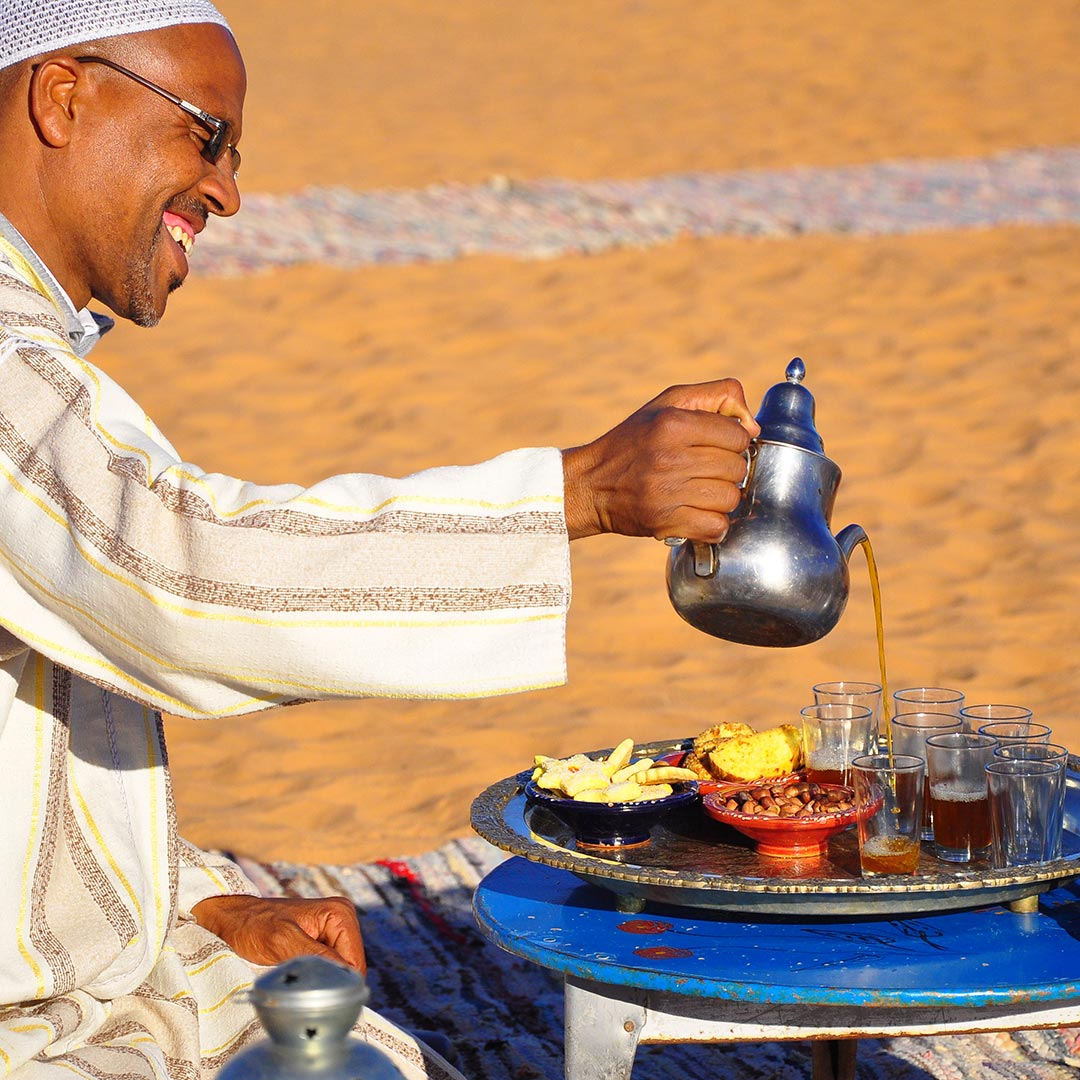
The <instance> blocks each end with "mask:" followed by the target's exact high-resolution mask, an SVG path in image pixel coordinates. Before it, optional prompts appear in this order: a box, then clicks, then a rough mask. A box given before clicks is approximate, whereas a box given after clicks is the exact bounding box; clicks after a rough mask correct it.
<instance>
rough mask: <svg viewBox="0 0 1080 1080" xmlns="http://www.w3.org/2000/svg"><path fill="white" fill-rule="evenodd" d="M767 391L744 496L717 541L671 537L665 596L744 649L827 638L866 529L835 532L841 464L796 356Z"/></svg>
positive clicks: (694, 622)
mask: <svg viewBox="0 0 1080 1080" xmlns="http://www.w3.org/2000/svg"><path fill="white" fill-rule="evenodd" d="M785 375H786V378H787V381H786V382H782V383H777V384H776V385H775V386H773V387H772V388H771V389H770V390H768V391H767V392H766V394H765V397H764V399H763V400H762V402H761V409H760V410H759V411H758V414H757V422H758V423H759V424H760V425H761V434H760V435H759V436H758V437H757V438H756V439H754V440H753V441H752V442H751V444H750V449H749V450H748V451H747V472H746V479H745V480H744V482H743V488H744V494H743V498H742V502H740V504H739V505H738V506H737V507H736V508H735V510H734V511H732V513H731V515H730V523H731V525H730V528H729V529H728V533H727V535H726V536H725V537H724V539H723V540H722V541H721V542H720V543H719V544H704V543H695V542H692V541H688V540H683V539H680V538H671V539H669V540H668V543H669V544H670V545H672V551H671V554H670V557H669V559H668V566H667V585H668V595H669V596H670V598H671V603H672V605H673V606H674V608H675V610H676V611H677V612H678V613H679V614H680V615H681V616H682V617H683V618H684V619H685V620H686V621H687V622H688V623H690V625H691V626H696V627H697V628H698V629H699V630H703V631H704V632H705V633H706V634H712V635H713V636H714V637H720V638H725V639H726V640H728V641H736V642H739V643H741V644H743V645H769V646H773V647H787V646H792V645H806V644H808V643H809V642H811V641H816V640H817V639H818V638H820V637H824V635H825V634H827V633H828V632H829V631H830V630H831V629H832V628H833V627H834V626H835V625H836V623H837V621H838V620H839V618H840V616H841V614H842V613H843V610H844V607H845V605H846V604H847V598H848V559H849V558H850V557H851V553H852V551H854V550H855V547H856V545H857V544H859V543H861V542H862V541H864V540H865V539H866V533H865V532H864V531H863V529H862V526H860V525H848V526H847V528H845V529H842V530H841V531H840V532H839V533H838V534H837V535H836V536H835V537H834V536H833V535H832V533H831V531H830V524H829V522H830V518H831V516H832V508H833V500H834V499H835V497H836V489H837V487H838V486H839V484H840V469H839V467H838V466H837V465H836V463H835V462H833V461H830V460H829V459H828V458H827V457H826V456H825V454H824V449H823V445H822V441H821V436H820V435H819V434H818V432H817V429H816V428H815V426H814V398H813V395H812V394H811V393H810V391H809V390H807V389H806V387H805V386H803V385H802V381H803V378H804V377H805V375H806V365H805V364H803V362H802V360H800V359H799V358H798V357H795V359H794V360H792V361H791V363H790V364H788V366H787V371H786V372H785Z"/></svg>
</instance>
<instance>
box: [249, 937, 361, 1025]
mask: <svg viewBox="0 0 1080 1080" xmlns="http://www.w3.org/2000/svg"><path fill="white" fill-rule="evenodd" d="M368 995H369V991H368V987H367V983H366V981H365V979H364V977H363V976H362V975H361V974H360V973H359V972H357V971H353V970H352V969H351V968H347V967H345V966H344V965H343V964H338V963H335V962H333V961H331V960H326V959H324V958H323V957H321V956H312V955H309V956H296V957H293V959H291V960H286V961H285V962H284V963H283V964H279V965H278V966H277V967H275V968H274V969H273V970H271V971H268V972H266V973H265V974H264V975H261V976H260V977H259V978H258V979H256V980H255V985H254V987H253V988H252V991H251V1001H252V1004H253V1005H254V1006H255V1011H256V1012H257V1013H258V1014H259V1019H260V1020H262V1022H263V1027H265V1028H266V1030H267V1032H268V1033H269V1035H270V1038H271V1039H273V1040H274V1042H276V1043H279V1044H282V1045H300V1046H303V1045H305V1044H306V1043H308V1042H309V1041H313V1042H325V1041H327V1040H329V1041H331V1042H333V1041H336V1040H340V1039H343V1038H344V1037H345V1036H346V1034H347V1033H348V1031H349V1029H350V1028H351V1027H352V1025H353V1024H354V1023H355V1022H356V1018H357V1017H358V1016H359V1015H360V1010H361V1009H362V1008H363V1006H364V1005H365V1004H366V1002H367V999H368ZM316 1037H317V1038H316Z"/></svg>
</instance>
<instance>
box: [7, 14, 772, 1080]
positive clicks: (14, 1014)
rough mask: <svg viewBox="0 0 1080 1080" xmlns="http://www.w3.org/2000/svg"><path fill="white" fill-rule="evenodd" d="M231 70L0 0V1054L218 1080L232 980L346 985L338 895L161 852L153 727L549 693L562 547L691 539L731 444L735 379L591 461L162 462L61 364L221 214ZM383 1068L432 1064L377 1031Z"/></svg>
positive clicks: (401, 1040) (709, 520)
mask: <svg viewBox="0 0 1080 1080" xmlns="http://www.w3.org/2000/svg"><path fill="white" fill-rule="evenodd" d="M245 87H246V77H245V72H244V67H243V63H242V60H241V58H240V54H239V52H238V50H237V47H236V44H235V42H234V41H233V38H232V36H231V34H230V32H229V30H228V28H227V26H226V23H225V20H224V18H223V17H222V16H221V15H220V14H219V13H218V12H217V11H216V9H215V8H213V7H212V6H211V5H210V4H209V3H206V2H204V0H109V2H108V3H101V2H99V0H50V2H45V0H0V161H2V163H3V167H2V168H0V215H2V216H0V599H2V603H0V760H3V762H4V766H5V769H4V773H5V783H4V788H3V792H2V794H0V801H2V817H0V882H2V884H0V1005H3V1006H6V1008H4V1009H3V1011H2V1012H0V1061H2V1062H3V1065H4V1068H5V1071H6V1072H14V1073H17V1075H18V1076H19V1077H20V1078H36V1077H38V1075H39V1074H41V1075H42V1077H44V1074H45V1073H48V1074H49V1076H48V1080H53V1078H54V1077H59V1076H60V1075H61V1071H63V1072H64V1073H70V1072H75V1073H76V1074H81V1075H91V1076H94V1077H99V1078H102V1077H108V1076H112V1075H119V1074H124V1075H125V1076H127V1077H159V1078H160V1077H165V1076H169V1077H173V1078H176V1080H180V1078H183V1080H190V1078H193V1077H195V1076H196V1075H197V1074H199V1073H200V1072H201V1073H203V1074H206V1075H209V1074H211V1073H213V1072H215V1071H216V1070H217V1069H218V1067H219V1066H220V1065H221V1064H222V1062H223V1061H224V1060H225V1059H226V1058H227V1056H228V1055H230V1054H232V1053H234V1052H235V1051H236V1050H237V1049H238V1048H239V1047H241V1046H242V1045H243V1044H244V1043H245V1042H246V1041H248V1040H250V1039H251V1038H253V1037H254V1036H255V1035H256V1034H257V1033H258V1030H257V1025H256V1024H255V1022H254V1019H253V1016H252V1013H251V1011H250V1008H249V1006H247V1005H246V1004H245V1003H244V1002H243V1000H242V997H243V991H244V990H245V989H246V988H247V987H248V986H249V984H250V980H251V971H252V969H251V966H250V965H251V964H256V965H259V964H262V965H267V964H275V963H278V962H280V961H282V960H284V959H287V958H288V957H290V956H293V955H297V954H300V953H307V952H311V953H321V954H323V955H327V956H330V957H333V958H336V959H339V960H342V961H344V962H346V963H349V964H351V965H353V966H355V967H358V968H362V967H363V963H364V961H363V947H362V943H361V938H360V933H359V929H358V927H357V924H356V918H355V913H354V911H353V909H352V908H351V906H350V905H348V904H347V903H346V902H344V901H341V900H335V899H327V900H318V901H299V900H278V901H271V900H266V899H262V898H259V897H258V896H256V895H254V894H255V891H256V890H255V889H254V887H253V886H252V885H251V884H250V883H249V882H247V881H246V880H245V879H244V878H243V876H242V875H241V874H240V873H239V871H238V870H237V868H236V867H234V866H232V865H231V864H229V863H228V862H227V861H226V860H224V859H219V858H213V857H211V856H209V855H207V854H205V853H203V852H199V851H197V850H195V849H194V848H192V847H191V846H190V845H187V844H185V843H184V842H183V841H182V840H181V839H180V838H179V837H178V836H177V832H176V825H175V817H174V811H173V804H172V799H171V794H170V789H169V774H168V769H167V761H166V757H165V745H164V739H163V735H162V731H161V723H160V715H159V710H164V711H168V712H172V713H177V714H182V715H187V716H194V717H206V718H213V717H217V716H226V715H236V714H241V713H246V712H254V711H257V710H260V709H263V708H267V707H270V706H274V705H281V704H288V703H295V702H300V701H304V700H307V699H313V698H321V697H334V696H339V697H341V696H370V695H380V694H382V695H412V696H434V697H440V696H441V697H467V696H480V695H487V694H498V693H509V692H514V691H521V690H528V689H534V688H538V687H544V686H551V685H555V684H557V683H560V682H561V681H563V680H564V678H565V656H564V648H563V639H564V629H565V617H566V611H567V608H568V605H569V596H570V581H569V569H568V567H569V559H568V551H567V540H568V539H576V538H579V537H584V536H588V535H593V534H596V533H600V532H620V533H624V534H628V535H640V536H655V537H658V538H660V537H664V536H669V535H678V536H689V537H693V538H695V539H700V540H716V539H719V538H720V537H721V536H722V535H723V533H724V531H725V530H726V527H727V519H726V516H725V515H726V513H727V512H729V511H730V510H731V509H733V508H734V507H735V505H736V504H737V501H738V498H739V490H738V487H737V482H738V481H739V480H741V478H742V475H743V471H744V462H743V458H742V453H743V451H744V450H745V449H746V446H747V444H748V441H749V439H750V437H751V436H752V435H753V434H755V433H756V430H757V429H756V425H755V423H754V421H753V418H752V417H751V415H750V413H749V411H748V409H747V407H746V402H745V400H744V398H743V393H742V389H741V387H740V386H739V385H738V383H736V382H734V381H732V380H724V381H720V382H716V383H710V384H704V385H701V386H695V387H680V388H673V389H670V390H668V391H665V392H664V393H663V394H661V395H660V396H659V397H658V398H656V399H654V400H653V401H652V402H650V403H649V404H647V405H645V406H644V407H642V409H640V410H638V412H636V413H635V414H634V415H633V416H631V417H630V418H629V419H627V420H625V421H624V422H623V423H621V424H619V425H618V426H616V427H615V428H614V429H612V430H611V431H609V432H608V433H607V434H606V435H603V436H602V437H600V438H599V439H596V440H595V441H593V442H590V443H587V444H584V445H582V446H579V447H575V448H573V449H570V450H566V451H563V452H560V451H558V450H555V449H528V450H519V451H515V452H512V453H510V454H505V455H502V456H501V457H499V458H496V459H495V460H494V461H490V462H486V463H484V464H481V465H476V466H472V467H469V468H446V469H433V470H429V471H426V472H423V473H419V474H417V475H415V476H412V477H406V478H404V479H401V480H390V479H387V478H382V477H375V476H365V475H347V476H339V477H333V478H330V479H328V480H326V481H324V482H322V483H320V484H317V485H315V486H314V487H312V488H310V489H307V490H301V489H300V488H298V487H295V486H289V485H279V486H276V487H258V486H256V485H253V484H249V483H245V482H243V481H240V480H236V479H233V478H230V477H226V476H221V475H218V474H210V473H206V472H204V471H203V470H201V469H199V468H197V467H196V466H194V465H191V464H189V463H185V462H182V461H181V460H180V459H179V457H178V455H177V454H176V453H175V451H174V450H173V449H172V447H171V446H170V444H169V443H168V441H167V440H166V438H165V437H164V436H163V435H162V434H161V433H160V432H159V431H158V430H157V429H156V428H155V427H154V425H153V423H152V422H151V421H150V420H149V419H148V418H147V417H146V416H145V415H144V414H143V413H142V411H141V410H140V409H139V408H138V407H137V406H136V405H135V404H134V402H132V401H131V400H130V398H128V397H127V395H126V394H125V393H124V392H123V391H122V390H121V389H120V388H119V387H118V386H117V385H116V384H115V383H113V382H112V381H111V380H110V379H109V378H108V376H107V375H106V374H105V373H104V372H103V371H101V370H100V369H99V368H97V367H95V366H93V365H92V364H90V363H89V361H88V360H87V359H86V356H87V354H88V352H89V350H90V348H91V346H92V345H93V344H94V343H95V341H96V340H97V338H98V336H99V335H100V332H101V327H102V325H104V324H105V323H107V320H105V319H103V318H102V317H101V316H92V315H91V314H90V313H89V312H88V310H87V308H86V305H87V304H88V303H89V302H90V301H91V300H96V301H98V302H100V303H102V304H104V305H105V306H107V307H108V308H110V309H112V311H113V312H115V313H116V314H117V315H119V316H120V317H122V318H127V319H131V320H133V321H135V322H137V323H139V324H142V325H147V326H149V325H153V324H154V323H155V322H157V320H158V319H159V318H160V317H161V316H162V314H163V313H164V311H165V307H166V302H167V298H168V295H169V293H170V292H171V291H172V290H173V289H175V288H176V287H177V286H178V285H180V284H181V283H182V282H183V280H184V278H185V277H186V275H187V273H188V255H189V254H190V252H191V250H192V248H193V246H195V245H196V244H197V238H198V234H199V233H200V232H201V231H202V230H203V228H205V227H206V226H207V224H208V222H209V219H210V218H211V217H215V216H228V215H231V214H234V213H236V211H237V210H238V209H239V206H240V196H239V192H238V189H237V172H238V169H239V151H238V150H237V144H238V142H239V140H240V132H241V113H242V107H243V101H244V93H245ZM369 1023H370V1028H369V1030H370V1033H371V1037H372V1038H378V1039H380V1040H381V1041H382V1042H383V1044H384V1046H386V1047H388V1048H389V1049H390V1050H391V1051H392V1052H393V1053H395V1054H396V1055H397V1057H398V1061H399V1064H400V1065H401V1067H402V1068H403V1069H404V1070H405V1071H406V1072H407V1074H408V1075H410V1076H422V1075H430V1076H453V1075H456V1074H454V1073H453V1071H452V1070H451V1069H450V1068H449V1066H447V1065H446V1064H445V1062H443V1061H441V1059H439V1058H438V1057H437V1056H436V1055H432V1054H430V1053H429V1052H428V1051H427V1049H426V1048H425V1047H423V1046H422V1045H418V1044H416V1043H415V1042H414V1041H412V1040H411V1039H410V1037H409V1036H407V1035H405V1034H404V1033H403V1032H400V1031H399V1030H398V1029H395V1028H393V1027H391V1026H390V1025H388V1024H386V1023H385V1022H384V1021H382V1020H381V1019H380V1018H378V1017H377V1016H374V1015H372V1016H371V1017H370V1018H369Z"/></svg>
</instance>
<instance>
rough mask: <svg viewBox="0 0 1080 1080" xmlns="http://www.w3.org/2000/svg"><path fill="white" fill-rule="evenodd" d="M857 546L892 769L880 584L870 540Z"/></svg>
mask: <svg viewBox="0 0 1080 1080" xmlns="http://www.w3.org/2000/svg"><path fill="white" fill-rule="evenodd" d="M859 546H860V547H861V548H862V549H863V554H864V555H865V556H866V569H867V570H868V571H869V573H870V594H871V595H872V596H873V598H874V624H875V626H876V627H877V655H878V671H879V672H880V674H881V719H882V722H883V723H884V725H885V742H886V745H887V746H888V748H889V766H890V767H892V764H893V748H892V723H891V719H892V712H891V710H890V708H889V701H890V698H889V679H888V676H887V675H886V673H885V624H884V622H883V621H882V618H881V584H880V582H879V581H878V572H877V560H875V558H874V549H873V547H871V546H870V538H869V537H868V536H864V537H863V538H862V539H861V540H860V541H859Z"/></svg>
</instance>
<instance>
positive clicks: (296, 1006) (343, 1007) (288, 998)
mask: <svg viewBox="0 0 1080 1080" xmlns="http://www.w3.org/2000/svg"><path fill="white" fill-rule="evenodd" d="M368 994H369V991H368V988H367V983H366V982H365V981H364V977H363V976H362V975H361V974H360V973H359V972H357V971H353V970H352V968H347V967H345V966H344V965H343V964H336V963H334V962H333V961H331V960H325V959H324V958H323V957H321V956H297V957H294V958H293V959H292V960H286V961H285V963H283V964H279V965H278V966H277V967H275V968H273V969H271V970H270V971H268V972H266V974H265V975H260V976H259V978H258V979H256V980H255V985H254V987H252V990H251V1000H252V1003H253V1004H254V1006H255V1011H256V1012H257V1013H258V1014H259V1019H260V1020H261V1021H262V1025H263V1027H264V1028H265V1029H266V1031H267V1033H268V1035H269V1038H268V1039H261V1040H260V1041H259V1042H257V1043H254V1044H253V1045H252V1046H250V1047H248V1048H247V1049H245V1050H242V1051H241V1052H240V1053H238V1054H237V1055H236V1056H235V1057H233V1058H232V1059H230V1060H229V1061H228V1062H226V1064H225V1065H224V1067H223V1068H222V1069H221V1071H220V1072H219V1073H218V1074H217V1078H216V1080H404V1074H403V1073H402V1071H401V1070H400V1069H399V1068H398V1067H397V1066H396V1065H395V1064H394V1062H393V1060H392V1059H391V1058H390V1057H389V1056H388V1055H387V1054H386V1053H385V1052H384V1051H383V1050H381V1049H380V1048H379V1047H378V1046H375V1045H373V1044H371V1043H367V1042H364V1041H362V1040H361V1039H358V1038H355V1037H354V1036H352V1035H350V1031H351V1029H352V1026H353V1025H354V1024H355V1023H356V1021H357V1019H358V1018H359V1016H360V1012H361V1010H362V1009H363V1007H364V1005H365V1003H366V1002H367V999H368Z"/></svg>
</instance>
